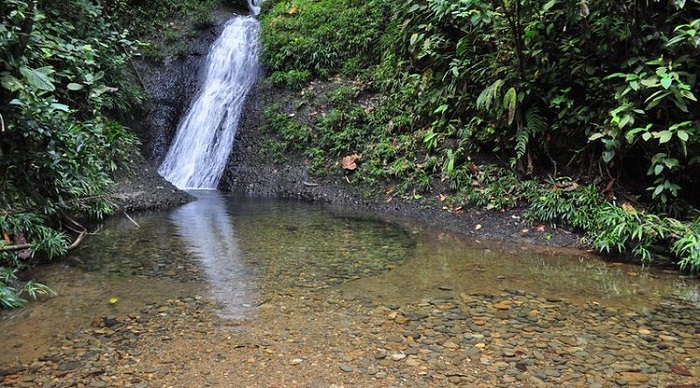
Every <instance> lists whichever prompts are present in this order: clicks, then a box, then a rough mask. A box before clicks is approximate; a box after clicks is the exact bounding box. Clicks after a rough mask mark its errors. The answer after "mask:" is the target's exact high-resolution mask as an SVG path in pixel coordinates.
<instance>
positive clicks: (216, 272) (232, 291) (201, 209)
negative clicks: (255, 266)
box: [170, 190, 257, 319]
mask: <svg viewBox="0 0 700 388" xmlns="http://www.w3.org/2000/svg"><path fill="white" fill-rule="evenodd" d="M190 193H191V194H193V195H194V196H196V197H197V200H196V201H194V202H192V203H189V204H187V205H185V206H182V207H180V208H178V209H177V210H175V211H174V212H172V213H171V215H170V218H171V220H172V221H173V223H174V224H175V226H176V227H177V230H178V233H179V235H180V237H182V238H183V239H184V241H185V242H186V243H187V244H188V245H189V246H190V247H191V249H192V250H193V251H194V254H195V256H196V257H197V258H198V259H199V260H200V262H201V263H202V266H203V268H204V272H205V273H206V276H207V278H208V280H209V282H210V283H211V290H212V293H213V299H214V300H215V301H216V302H217V303H218V304H219V305H220V306H221V310H220V313H219V315H220V316H221V317H222V318H227V319H242V318H246V317H248V316H249V315H250V314H251V313H252V311H253V309H254V305H255V302H256V294H257V287H256V285H255V282H254V278H253V272H252V270H251V269H250V268H248V267H247V266H246V265H245V263H243V261H242V255H241V251H240V249H239V246H238V241H237V237H236V235H235V230H234V229H235V228H234V224H233V219H232V218H231V216H230V214H229V212H228V209H227V205H226V199H225V198H224V197H223V196H222V194H221V193H220V192H218V191H216V190H198V191H192V192H190Z"/></svg>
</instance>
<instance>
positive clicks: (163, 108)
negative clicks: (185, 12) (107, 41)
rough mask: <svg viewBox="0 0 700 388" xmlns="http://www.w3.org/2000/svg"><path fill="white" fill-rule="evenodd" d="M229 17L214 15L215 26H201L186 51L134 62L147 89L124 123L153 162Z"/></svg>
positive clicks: (160, 155) (171, 133) (192, 93)
mask: <svg viewBox="0 0 700 388" xmlns="http://www.w3.org/2000/svg"><path fill="white" fill-rule="evenodd" d="M230 17H232V15H231V14H228V15H224V14H221V15H217V17H216V19H217V21H216V26H214V27H212V28H209V29H206V30H203V31H202V33H201V34H200V35H199V36H198V37H197V38H195V39H193V40H192V41H190V42H189V43H188V45H187V51H186V54H185V55H183V56H180V57H177V58H166V59H165V60H163V61H158V62H154V61H149V60H146V59H140V60H136V61H135V63H134V65H135V67H136V69H137V71H138V72H139V75H140V77H141V79H142V81H143V83H144V87H145V89H146V98H147V100H146V102H145V103H144V104H143V106H141V107H139V108H138V110H139V112H135V115H134V116H135V117H138V119H136V120H133V121H131V122H127V125H128V126H129V127H130V128H131V129H132V130H133V131H134V132H135V133H136V135H137V136H138V137H139V139H141V143H142V146H141V152H142V153H143V155H144V156H145V157H146V158H147V159H148V160H149V161H150V162H151V163H153V164H154V165H159V164H160V162H162V160H163V158H164V157H165V154H166V153H167V151H168V147H169V145H170V142H171V140H172V138H173V136H174V135H175V130H176V129H177V125H178V123H179V122H180V118H181V117H182V115H183V114H185V112H186V110H187V107H188V106H189V105H190V103H191V101H192V99H193V98H195V97H196V96H197V94H198V92H199V89H200V87H201V84H202V82H201V81H202V77H203V74H202V73H203V71H204V69H203V66H202V64H203V62H204V60H205V58H206V56H207V53H208V52H209V48H210V47H211V45H212V43H214V41H215V40H216V38H217V37H218V36H219V34H220V33H221V31H222V29H223V23H224V22H225V21H226V20H227V19H228V18H230Z"/></svg>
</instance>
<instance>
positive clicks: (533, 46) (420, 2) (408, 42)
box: [262, 0, 700, 270]
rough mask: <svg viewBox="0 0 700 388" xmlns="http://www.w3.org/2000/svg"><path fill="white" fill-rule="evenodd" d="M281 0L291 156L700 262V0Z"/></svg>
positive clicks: (276, 23)
mask: <svg viewBox="0 0 700 388" xmlns="http://www.w3.org/2000/svg"><path fill="white" fill-rule="evenodd" d="M266 4H267V9H266V10H265V11H264V12H263V16H262V18H263V38H262V39H263V43H264V53H263V61H264V62H265V64H266V66H267V67H268V69H269V72H270V76H269V79H270V81H271V82H272V83H273V84H274V85H275V86H277V87H282V88H290V89H295V90H298V91H299V98H298V102H297V103H296V104H291V105H290V104H286V105H284V106H282V105H281V104H280V105H272V106H270V107H269V108H268V109H267V111H266V116H267V121H268V123H267V128H268V133H270V134H271V135H272V136H274V137H275V138H276V140H275V141H273V142H271V143H270V145H269V146H268V147H269V148H270V150H271V153H272V154H273V155H274V152H278V153H279V152H288V151H296V152H301V153H303V154H304V156H305V158H306V159H307V161H308V164H309V165H310V166H311V167H312V168H313V169H314V171H317V172H318V173H319V174H324V173H328V171H331V173H339V174H342V173H343V172H342V170H341V168H340V166H341V163H342V160H343V158H344V157H351V158H352V160H353V161H357V162H358V163H356V166H357V167H356V169H354V171H352V172H351V173H349V172H347V171H346V174H348V175H350V174H351V176H352V179H353V181H354V182H364V183H367V184H371V185H375V186H377V191H383V190H386V192H387V193H391V194H390V195H402V196H405V197H408V198H418V197H421V196H423V195H425V194H427V193H432V195H433V196H437V195H438V194H440V200H441V201H442V206H444V207H445V208H447V209H448V210H450V209H459V208H460V207H462V206H467V205H472V206H483V207H485V208H489V209H503V208H511V207H516V206H526V207H527V214H528V216H529V217H530V219H532V220H533V221H535V222H544V223H547V224H550V225H568V226H569V227H572V228H575V229H578V230H579V231H582V232H584V233H585V235H586V239H587V241H588V243H589V244H590V245H592V246H593V247H595V248H596V249H597V250H598V251H600V252H604V253H609V254H616V255H620V254H622V255H626V256H631V257H634V258H638V259H640V260H641V261H642V263H644V264H648V263H649V262H651V261H652V260H655V261H657V262H673V263H676V264H678V265H679V266H680V267H681V268H684V269H690V270H695V269H696V268H697V267H698V266H700V213H699V212H698V210H697V207H698V205H699V204H700V182H699V180H700V120H699V119H700V105H698V101H697V98H698V95H699V92H700V90H699V89H700V88H699V85H698V82H697V81H698V80H697V78H698V74H699V73H700V63H699V62H698V60H699V59H700V35H699V31H698V29H699V28H700V1H697V0H687V1H686V0H649V1H647V0H644V1H640V0H622V1H609V0H581V1H561V0H400V1H387V0H368V1H363V2H357V1H350V0H279V1H269V2H267V3H266ZM319 82H326V83H327V84H329V85H334V87H330V88H329V91H328V92H323V95H322V96H321V95H319V93H320V92H317V91H316V88H315V87H314V85H317V84H318V83H319ZM290 106H291V108H290Z"/></svg>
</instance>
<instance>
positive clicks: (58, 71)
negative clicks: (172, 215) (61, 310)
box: [0, 0, 142, 307]
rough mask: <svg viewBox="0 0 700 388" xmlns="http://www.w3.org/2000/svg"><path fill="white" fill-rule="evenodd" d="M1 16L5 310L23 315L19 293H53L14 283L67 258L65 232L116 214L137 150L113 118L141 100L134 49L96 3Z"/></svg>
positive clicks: (8, 8)
mask: <svg viewBox="0 0 700 388" xmlns="http://www.w3.org/2000/svg"><path fill="white" fill-rule="evenodd" d="M0 15H3V16H2V24H0V85H1V87H0V115H1V118H2V128H0V171H2V174H0V274H1V276H0V305H2V306H4V307H17V306H19V305H21V304H22V303H23V299H22V298H20V297H19V294H20V293H22V292H29V294H30V295H33V294H35V291H40V292H43V293H46V292H48V290H46V289H45V288H42V286H41V285H37V284H35V283H29V284H27V286H25V287H24V288H17V287H15V286H14V285H13V284H12V283H13V281H14V280H13V279H14V276H15V273H16V272H17V270H19V269H23V268H27V267H29V266H30V265H31V264H32V263H34V262H36V261H37V260H39V259H41V258H43V257H46V258H54V257H57V256H60V255H62V254H64V253H65V252H66V248H67V247H68V245H69V242H70V240H71V237H70V236H69V234H68V233H66V229H65V228H64V227H63V225H64V222H65V221H66V220H73V218H72V217H80V216H88V217H101V216H103V215H105V214H109V213H110V212H111V211H112V208H113V205H112V202H111V201H110V200H109V197H108V195H109V193H110V191H111V188H112V186H113V180H112V177H113V173H114V172H115V171H116V170H117V169H118V168H120V167H123V166H125V165H126V163H127V162H128V160H129V159H130V157H131V156H132V153H133V152H136V147H135V146H136V143H137V140H136V138H135V136H134V135H133V134H131V133H130V132H129V131H128V130H127V128H125V127H123V126H122V125H120V124H119V123H117V122H116V121H114V120H112V119H110V118H109V116H108V115H107V113H108V112H115V113H116V112H120V111H121V112H125V111H128V110H129V109H130V108H131V107H132V106H133V105H134V104H136V103H139V102H140V101H141V99H142V92H141V91H140V89H139V88H138V87H135V86H134V85H137V83H136V82H134V77H133V75H132V73H131V72H130V69H129V66H128V64H129V57H130V55H131V54H132V52H133V50H134V49H135V48H136V47H137V46H138V42H136V41H131V40H129V39H127V38H126V36H125V34H124V33H123V32H119V31H117V30H115V29H114V28H113V27H112V25H111V24H110V23H109V21H108V20H106V18H105V16H104V12H103V9H102V8H101V7H100V6H99V5H96V4H95V3H94V2H91V1H87V0H68V1H63V2H53V3H51V2H42V1H31V0H27V1H24V0H3V1H2V3H1V4H0ZM68 224H69V225H71V226H73V229H75V227H76V223H75V222H73V221H69V222H68ZM70 233H72V232H70ZM25 245H27V246H28V247H29V248H26V247H24V248H23V246H25ZM27 249H28V250H27Z"/></svg>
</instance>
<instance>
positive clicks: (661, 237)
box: [527, 182, 700, 271]
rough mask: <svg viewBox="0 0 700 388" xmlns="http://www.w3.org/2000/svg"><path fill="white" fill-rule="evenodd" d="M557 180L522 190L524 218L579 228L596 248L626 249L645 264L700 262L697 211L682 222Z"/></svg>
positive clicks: (695, 266) (691, 266)
mask: <svg viewBox="0 0 700 388" xmlns="http://www.w3.org/2000/svg"><path fill="white" fill-rule="evenodd" d="M558 183H559V182H558ZM558 183H557V184H554V185H538V186H537V188H536V190H531V191H528V192H527V195H528V196H529V206H528V211H527V213H528V217H529V218H531V219H533V220H537V221H542V222H546V223H548V224H550V225H556V224H561V225H568V226H573V227H575V228H576V229H578V230H581V231H585V232H586V240H587V241H588V242H589V243H590V245H591V246H593V247H594V248H595V249H596V250H598V251H600V252H605V253H614V254H623V253H630V254H631V255H633V256H634V257H639V258H640V259H641V260H642V263H645V264H648V263H650V262H651V261H652V259H654V258H657V259H664V261H671V262H675V263H678V265H679V266H680V267H681V268H682V269H686V268H688V269H691V270H692V271H696V270H697V269H698V268H699V267H700V214H698V212H695V213H696V214H695V218H694V219H692V220H691V221H689V222H683V221H679V220H677V219H675V218H672V217H668V216H659V215H656V214H653V213H649V212H646V211H644V210H642V209H636V208H635V207H634V206H633V205H632V204H630V203H623V204H622V205H620V206H618V205H617V204H614V203H611V202H610V201H607V200H606V199H605V198H604V197H603V196H601V195H600V191H599V189H598V188H597V187H595V186H594V185H586V186H582V187H576V186H569V189H567V188H566V187H562V186H561V185H559V184H558ZM571 188H573V189H571ZM664 256H666V257H665V258H664Z"/></svg>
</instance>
